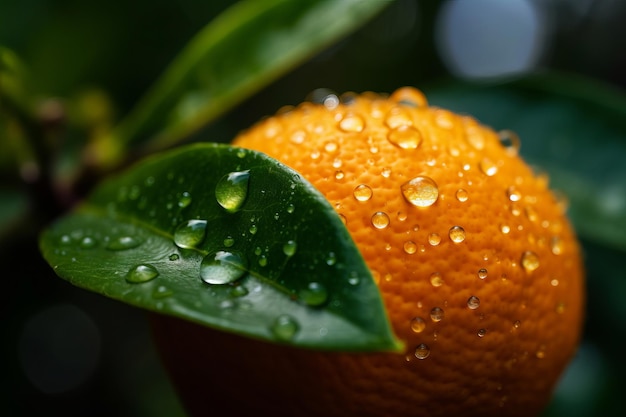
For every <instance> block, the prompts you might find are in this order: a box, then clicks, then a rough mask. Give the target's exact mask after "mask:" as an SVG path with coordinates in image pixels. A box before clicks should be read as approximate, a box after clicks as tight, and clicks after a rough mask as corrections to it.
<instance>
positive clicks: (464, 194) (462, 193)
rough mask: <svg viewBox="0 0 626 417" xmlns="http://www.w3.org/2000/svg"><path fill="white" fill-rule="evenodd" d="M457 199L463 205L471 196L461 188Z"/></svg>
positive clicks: (457, 193) (457, 192)
mask: <svg viewBox="0 0 626 417" xmlns="http://www.w3.org/2000/svg"><path fill="white" fill-rule="evenodd" d="M455 196H456V199H457V200H459V201H460V202H461V203H464V202H466V201H467V199H468V198H469V194H468V192H467V191H466V190H464V189H463V188H459V189H458V190H457V191H456V194H455Z"/></svg>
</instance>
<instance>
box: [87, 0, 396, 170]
mask: <svg viewBox="0 0 626 417" xmlns="http://www.w3.org/2000/svg"><path fill="white" fill-rule="evenodd" d="M388 4H389V2H386V1H358V0H344V1H335V0H301V1H291V0H267V1H242V2H239V3H237V4H235V5H234V6H233V7H231V8H230V9H229V10H227V11H226V12H225V13H223V14H222V15H221V16H218V18H216V19H215V20H214V21H212V22H211V23H209V24H208V25H207V26H206V27H205V28H204V30H202V31H201V32H200V33H199V34H198V35H197V36H196V37H195V38H194V39H192V40H191V42H190V43H189V44H188V45H187V47H186V48H185V49H184V50H183V51H182V52H181V53H180V55H179V56H178V57H177V58H176V59H175V60H174V61H173V62H172V64H171V65H170V66H169V68H168V69H167V70H166V71H165V73H164V74H163V75H162V76H161V78H160V79H159V80H158V81H157V83H156V84H155V85H154V86H153V88H152V89H151V90H150V91H149V92H148V93H147V94H146V96H145V97H144V98H143V100H142V101H140V103H139V104H138V105H137V106H136V108H135V109H134V110H133V111H132V112H131V113H130V115H129V116H128V117H127V118H126V119H124V120H123V121H122V123H121V125H120V126H119V128H118V129H117V130H115V131H114V132H113V134H112V136H111V137H109V138H108V140H107V141H106V142H103V143H102V144H101V146H100V148H99V149H98V151H99V152H100V153H101V154H103V155H108V156H107V157H108V158H115V157H117V156H118V155H119V154H118V152H121V149H123V148H124V147H129V146H147V147H149V148H150V149H162V148H163V147H165V146H167V145H169V144H172V143H174V142H177V141H180V140H181V139H182V138H184V137H185V136H187V135H189V134H190V133H192V132H194V131H195V130H197V129H199V128H200V127H201V126H203V125H205V124H206V123H208V122H210V121H211V120H213V119H215V118H216V117H217V116H219V115H221V114H223V113H224V112H226V111H227V110H229V109H230V108H232V107H233V106H234V105H235V104H237V103H238V102H240V101H241V100H243V99H244V98H246V97H248V96H249V95H251V94H252V93H253V92H255V91H258V90H259V89H260V88H262V87H263V86H265V85H267V84H268V83H270V82H271V81H272V80H275V79H276V78H278V77H279V76H280V75H282V74H284V73H286V72H287V71H288V70H289V69H291V68H293V67H294V66H295V65H297V64H298V63H300V62H302V61H304V60H305V59H307V58H310V57H311V56H312V55H313V54H315V53H317V52H319V51H320V50H322V49H323V48H324V47H326V46H328V45H329V44H330V43H331V42H333V41H336V40H337V39H339V38H341V37H342V36H345V35H346V34H347V33H349V32H350V31H352V30H354V29H356V28H357V27H358V26H360V25H362V24H364V23H365V22H366V21H367V20H369V19H370V18H371V17H372V16H374V15H375V14H376V13H377V12H378V11H380V10H381V9H382V8H384V7H385V6H387V5H388Z"/></svg>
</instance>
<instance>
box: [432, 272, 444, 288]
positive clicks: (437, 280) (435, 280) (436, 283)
mask: <svg viewBox="0 0 626 417" xmlns="http://www.w3.org/2000/svg"><path fill="white" fill-rule="evenodd" d="M430 284H431V285H432V286H433V287H441V286H442V285H443V278H442V277H441V274H440V273H439V272H433V273H432V274H430Z"/></svg>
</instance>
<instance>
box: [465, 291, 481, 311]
mask: <svg viewBox="0 0 626 417" xmlns="http://www.w3.org/2000/svg"><path fill="white" fill-rule="evenodd" d="M478 306H480V299H479V298H478V297H476V296H475V295H472V296H471V297H470V298H468V299H467V308H469V309H470V310H476V309H477V308H478Z"/></svg>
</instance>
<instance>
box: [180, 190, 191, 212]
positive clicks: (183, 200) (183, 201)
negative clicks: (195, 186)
mask: <svg viewBox="0 0 626 417" xmlns="http://www.w3.org/2000/svg"><path fill="white" fill-rule="evenodd" d="M189 204H191V194H189V193H188V192H187V191H185V192H184V193H183V194H182V195H181V196H180V198H179V199H178V207H181V208H185V207H187V206H189Z"/></svg>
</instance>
